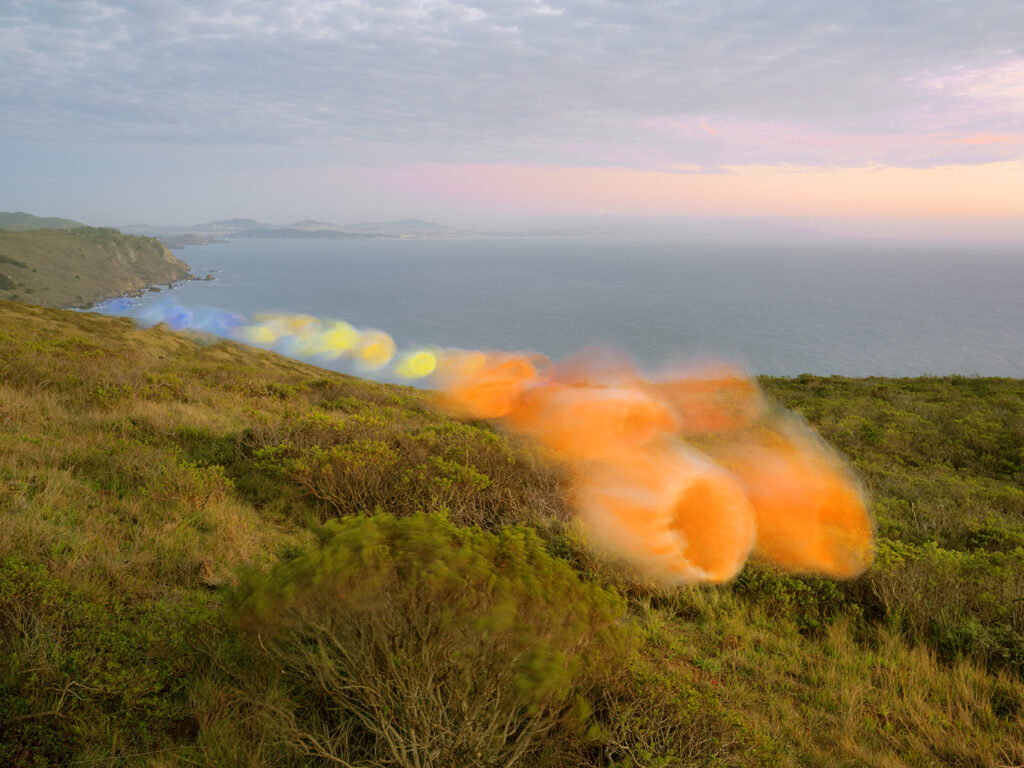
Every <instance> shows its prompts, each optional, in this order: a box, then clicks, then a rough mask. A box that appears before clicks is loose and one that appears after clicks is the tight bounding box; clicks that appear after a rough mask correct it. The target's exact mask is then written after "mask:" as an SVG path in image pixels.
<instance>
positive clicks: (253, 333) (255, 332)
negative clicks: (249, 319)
mask: <svg viewBox="0 0 1024 768" xmlns="http://www.w3.org/2000/svg"><path fill="white" fill-rule="evenodd" d="M242 339H243V340H245V341H247V342H249V343H250V344H273V343H274V342H275V341H277V334H276V333H275V332H274V330H273V329H272V328H271V327H270V326H269V325H267V324H266V323H264V324H262V325H248V326H246V327H245V328H243V329H242Z"/></svg>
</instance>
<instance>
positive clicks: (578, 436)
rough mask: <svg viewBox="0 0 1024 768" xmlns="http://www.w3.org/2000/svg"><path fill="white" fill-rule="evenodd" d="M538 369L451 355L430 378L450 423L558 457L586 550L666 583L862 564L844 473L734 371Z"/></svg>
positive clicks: (608, 357) (864, 548)
mask: <svg viewBox="0 0 1024 768" xmlns="http://www.w3.org/2000/svg"><path fill="white" fill-rule="evenodd" d="M541 360H542V358H536V357H531V356H529V355H523V354H516V355H512V354H505V353H488V354H483V353H471V352H467V353H456V354H454V355H451V356H450V359H448V360H446V362H445V364H444V365H443V366H442V371H441V373H440V374H439V376H438V377H437V379H436V381H437V383H438V384H439V386H440V388H441V391H442V397H443V402H444V403H445V404H447V405H448V407H449V408H451V409H452V410H454V411H455V412H457V413H460V414H463V415H469V416H473V417H476V418H489V419H500V424H502V425H503V426H504V427H505V428H507V429H511V430H513V431H515V432H518V433H521V434H524V435H528V436H530V437H532V438H533V439H535V440H536V441H537V442H538V443H539V444H540V445H542V446H544V448H546V449H547V450H549V451H552V452H554V453H555V454H556V455H557V456H558V457H560V458H561V460H562V461H563V462H564V463H565V464H566V466H568V467H569V469H570V471H571V472H572V475H573V479H574V490H573V501H574V505H575V508H576V510H577V513H578V515H579V518H580V521H581V522H582V523H583V525H584V527H585V529H586V531H587V532H588V533H589V535H590V537H591V539H592V540H593V542H594V543H595V544H596V545H598V546H600V547H601V548H603V549H606V550H611V551H613V552H615V553H616V554H618V555H619V556H621V557H623V558H625V559H626V560H628V561H630V562H632V563H633V564H634V565H636V566H638V567H640V568H641V569H644V570H646V571H647V572H649V573H650V574H652V575H654V576H656V577H658V578H660V579H662V580H664V581H667V582H670V583H681V582H694V581H705V582H712V583H718V582H723V581H727V580H728V579H730V578H732V577H733V576H735V575H736V574H737V573H738V572H739V570H740V569H741V568H742V567H743V564H744V563H745V562H746V560H747V557H748V556H749V555H750V554H751V552H752V551H753V552H755V553H756V554H757V555H758V556H760V557H762V558H765V559H767V560H770V561H772V562H774V563H775V564H777V565H779V566H780V567H782V568H785V569H787V570H791V571H802V572H814V573H821V574H826V575H829V576H833V577H840V578H846V577H851V576H855V575H856V574H858V573H860V572H861V571H863V570H864V569H865V568H866V567H867V566H868V565H869V564H870V563H871V559H872V556H873V554H872V526H871V520H870V517H869V516H868V513H867V510H866V508H865V505H864V501H863V499H862V497H861V494H860V490H859V488H858V486H857V483H856V481H855V480H854V479H853V477H852V475H851V474H850V473H849V472H848V471H847V470H846V469H845V467H844V466H843V465H842V463H841V462H840V461H839V459H838V458H837V457H836V456H835V454H834V453H833V452H832V451H831V450H830V449H828V447H827V446H825V445H824V443H823V442H821V441H820V440H819V439H817V438H816V437H815V436H814V435H813V433H812V432H810V430H809V429H808V428H807V427H805V426H803V425H802V424H801V423H800V422H798V421H796V419H795V418H792V417H782V416H780V415H779V414H778V413H777V412H774V411H772V410H771V409H769V408H768V407H767V405H766V403H765V399H764V397H763V396H762V394H761V391H760V389H759V388H758V386H757V384H756V383H755V382H754V381H753V380H752V379H750V378H749V377H748V376H745V375H744V374H743V373H741V372H740V371H738V370H737V369H735V368H733V367H729V366H724V365H710V366H704V367H703V368H700V369H697V370H694V371H689V372H682V373H676V374H673V375H671V376H665V375H663V376H661V377H659V378H658V379H657V380H656V381H652V380H649V379H647V378H645V377H643V376H641V375H639V374H638V373H637V372H636V371H635V370H634V369H633V367H632V366H631V365H630V364H629V363H628V362H627V361H626V360H625V359H624V358H622V357H619V356H616V355H612V354H609V353H600V352H593V351H591V352H590V353H587V354H586V355H583V356H579V357H577V358H575V359H573V360H571V361H569V362H567V363H563V364H561V365H559V366H557V367H549V366H546V364H545V365H544V366H542V367H543V368H544V372H543V373H542V372H541V371H540V370H539V368H538V365H537V364H535V361H538V362H539V361H541ZM697 444H699V445H700V448H699V449H698V447H697Z"/></svg>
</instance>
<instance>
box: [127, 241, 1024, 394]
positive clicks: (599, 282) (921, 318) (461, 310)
mask: <svg viewBox="0 0 1024 768" xmlns="http://www.w3.org/2000/svg"><path fill="white" fill-rule="evenodd" d="M177 255H178V256H180V257H182V258H184V259H185V260H186V261H188V262H189V264H190V265H191V266H192V268H193V269H194V270H195V272H196V273H197V274H199V275H200V276H202V275H204V274H205V273H206V272H208V271H210V270H217V272H216V273H215V274H214V276H215V277H216V281H213V282H191V283H188V284H186V285H184V286H182V287H180V288H177V289H175V290H174V291H173V292H171V293H170V294H167V293H161V294H158V295H153V296H147V297H145V298H143V299H140V300H139V303H140V304H141V305H142V307H141V308H144V307H145V306H146V305H147V304H149V303H152V302H156V301H161V300H163V301H166V300H167V298H169V297H173V298H174V299H176V300H177V301H178V302H180V303H181V304H183V305H186V306H212V307H217V308H220V309H224V310H229V311H233V312H239V313H241V314H243V315H245V316H247V317H251V316H252V315H253V314H254V313H256V312H260V311H271V310H273V311H287V312H302V313H309V314H312V315H316V316H318V317H323V318H327V317H330V318H336V319H341V320H345V321H347V322H349V323H351V324H353V325H355V326H356V327H357V328H371V327H372V328H379V329H381V330H385V331H387V332H388V333H390V334H392V336H393V337H394V338H395V341H396V342H397V343H398V346H399V349H410V348H413V347H417V346H421V345H439V346H456V347H462V348H467V349H477V348H480V349H505V350H531V351H536V352H541V353H544V354H547V355H549V356H551V357H553V358H556V359H558V358H562V357H565V356H567V355H570V354H572V353H573V352H575V351H577V350H579V349H580V348H582V347H585V346H588V345H593V344H602V345H610V346H613V347H616V348H619V349H621V350H624V351H626V352H628V353H629V354H630V355H632V356H633V357H634V358H635V359H636V360H637V361H638V362H639V363H641V364H642V365H644V366H645V367H647V368H656V367H657V366H658V365H660V364H664V363H672V362H680V361H687V360H693V359H695V358H696V359H706V358H716V359H725V360H729V361H734V362H738V363H740V364H742V365H743V366H744V367H746V368H747V369H748V370H749V371H751V372H752V373H758V374H772V375H787V376H791V375H797V374H800V373H815V374H823V375H828V374H840V375H847V376H869V375H880V376H917V375H923V374H935V375H944V374H953V373H956V374H967V375H970V374H979V375H995V376H1014V377H1024V253H1022V249H1021V248H1020V247H1019V246H1017V247H1010V246H997V245H985V246H965V245H963V244H956V245H947V244H927V245H924V244H914V245H908V244H905V243H900V244H892V243H886V244H882V243H869V244H865V243H858V244H851V243H835V242H818V243H807V242H803V243H799V244H790V245H786V244H780V243H772V244H763V243H757V244H755V243H733V244H723V243H720V242H719V243H714V244H711V243H694V242H679V241H675V242H669V241H656V240H639V239H630V240H623V239H607V238H601V239H598V238H565V239H561V238H537V239H530V238H509V239H499V238H495V239H423V240H418V239H408V240H352V241H332V240H236V241H233V242H231V243H227V244H222V245H212V246H205V247H198V248H189V249H186V250H184V251H181V252H178V254H177ZM341 369H343V370H344V368H341Z"/></svg>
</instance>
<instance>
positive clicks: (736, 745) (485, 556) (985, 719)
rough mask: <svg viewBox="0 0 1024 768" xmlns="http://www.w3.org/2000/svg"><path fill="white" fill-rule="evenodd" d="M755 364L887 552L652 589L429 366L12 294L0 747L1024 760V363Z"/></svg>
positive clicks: (401, 759) (1, 469) (327, 758)
mask: <svg viewBox="0 0 1024 768" xmlns="http://www.w3.org/2000/svg"><path fill="white" fill-rule="evenodd" d="M763 384H764V385H765V387H766V389H767V390H768V391H769V392H770V393H771V394H772V395H773V396H774V397H775V398H777V399H778V400H781V401H782V402H783V403H785V404H787V405H789V406H790V407H792V408H794V409H796V410H798V411H799V412H801V413H803V414H804V415H805V416H806V417H807V418H808V420H809V421H810V422H811V423H812V424H815V425H816V426H817V427H818V428H819V429H820V431H821V432H822V434H823V435H825V437H826V438H828V439H829V440H831V441H833V442H834V443H835V444H836V445H838V446H839V447H840V448H841V449H842V450H843V451H844V452H845V453H846V454H847V455H848V456H849V457H850V459H851V460H852V462H853V464H854V466H855V467H856V469H857V471H858V472H859V473H860V475H861V477H862V478H863V480H864V482H865V485H866V486H867V489H868V491H869V493H870V495H871V504H872V508H873V511H874V513H875V515H876V517H877V520H878V527H879V534H880V543H879V556H878V560H877V563H876V564H875V565H874V566H873V567H872V569H871V570H870V571H869V572H868V573H867V574H865V575H864V576H863V577H861V578H859V579H856V580H853V581H850V582H845V583H836V582H831V581H826V580H822V579H816V578H806V577H794V576H787V575H783V574H779V573H777V572H774V571H772V570H771V569H769V568H767V567H765V566H763V565H760V566H759V565H757V564H754V565H751V566H748V567H747V568H746V569H745V570H744V572H743V573H742V575H741V577H740V578H739V579H738V580H737V581H736V582H734V583H733V584H731V585H729V586H727V587H722V588H708V587H699V588H698V587H694V588H685V589H678V590H665V589H660V588H657V587H655V586H654V585H651V584H648V583H645V582H644V581H643V580H642V579H640V578H638V577H636V576H633V575H630V574H629V573H628V572H626V571H624V570H622V569H621V568H618V567H616V566H615V565H614V564H612V563H608V562H604V561H601V560H599V559H597V558H595V557H594V556H593V555H592V554H590V553H589V552H588V550H587V549H586V548H585V547H584V546H582V544H581V543H580V541H579V540H578V539H577V537H576V536H575V534H574V533H573V529H572V527H571V525H569V523H568V512H567V509H566V506H565V502H564V500H563V491H564V482H565V481H564V478H563V477H562V474H561V473H560V471H559V469H558V468H557V467H552V466H548V465H546V464H545V463H543V462H542V461H540V460H539V459H538V458H537V456H535V455H534V454H533V453H532V452H531V450H530V448H529V446H527V445H524V444H521V443H519V442H517V441H515V440H510V439H509V438H507V437H505V436H502V435H500V434H497V433H495V432H494V431H492V430H491V429H490V428H489V427H488V426H486V425H484V424H478V423H465V422H460V421H454V420H451V419H449V418H447V417H445V416H443V415H440V414H438V413H437V412H435V411H434V410H433V408H432V407H431V405H430V402H429V397H428V395H426V394H424V393H422V392H418V391H415V390H412V389H408V388H402V387H394V386H385V385H377V384H373V383H369V382H365V381H361V380H358V379H353V378H350V377H346V376H342V375H340V374H335V373H329V372H326V371H323V370H319V369H316V368H312V367H310V366H306V365H303V364H300V363H297V362H294V361H291V360H288V359H285V358H281V357H278V356H275V355H272V354H269V353H265V352H261V351H257V350H252V349H247V348H243V347H240V346H238V345H234V344H230V343H225V342H214V341H213V340H207V339H203V338H188V337H184V336H180V335H174V334H171V333H168V332H166V331H164V330H162V329H159V328H158V329H153V330H148V331H142V330H139V329H136V328H134V327H133V326H132V325H131V324H130V323H129V322H128V321H126V320H123V319H113V318H107V317H100V316H93V315H88V314H81V313H69V312H59V311H54V310H48V309H43V308H41V307H33V306H28V305H25V304H20V303H19V304H15V303H8V302H0V764H2V765H5V766H49V765H88V764H103V765H150V766H190V765H214V766H225V767H226V766H232V767H234V766H257V765H275V766H300V765H303V766H304V765H316V766H319V765H324V766H326V765H359V766H414V765H416V766H485V765H509V766H524V767H525V766H542V767H544V766H552V767H553V766H559V767H562V766H579V767H580V768H582V767H583V766H619V767H625V766H633V767H634V768H639V767H640V766H677V765H720V766H748V765H776V766H789V765H821V766H835V765H848V766H861V765H875V766H902V765H907V766H931V765H934V766H945V765H961V766H1005V765H1019V764H1021V763H1024V743H1022V740H1021V736H1020V734H1021V733H1024V705H1022V702H1024V659H1022V656H1021V649H1022V647H1024V635H1022V633H1024V491H1022V490H1021V485H1022V480H1024V475H1022V458H1024V456H1022V452H1021V446H1022V445H1024V383H1022V382H1020V381H1017V380H997V379H973V378H941V379H897V380H884V379H863V380H855V379H841V378H817V377H799V378H796V379H767V380H764V381H763Z"/></svg>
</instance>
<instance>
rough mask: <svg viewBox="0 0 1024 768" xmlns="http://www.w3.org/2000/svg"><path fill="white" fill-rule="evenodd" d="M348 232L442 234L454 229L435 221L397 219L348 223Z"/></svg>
mask: <svg viewBox="0 0 1024 768" xmlns="http://www.w3.org/2000/svg"><path fill="white" fill-rule="evenodd" d="M345 229H346V230H348V231H349V232H371V233H381V234H389V235H443V234H448V233H452V232H454V231H455V230H453V229H451V228H450V227H444V226H441V225H440V224H438V223H437V222H436V221H421V220H420V219H398V220H397V221H364V222H360V223H358V224H349V225H347V226H346V227H345Z"/></svg>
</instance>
